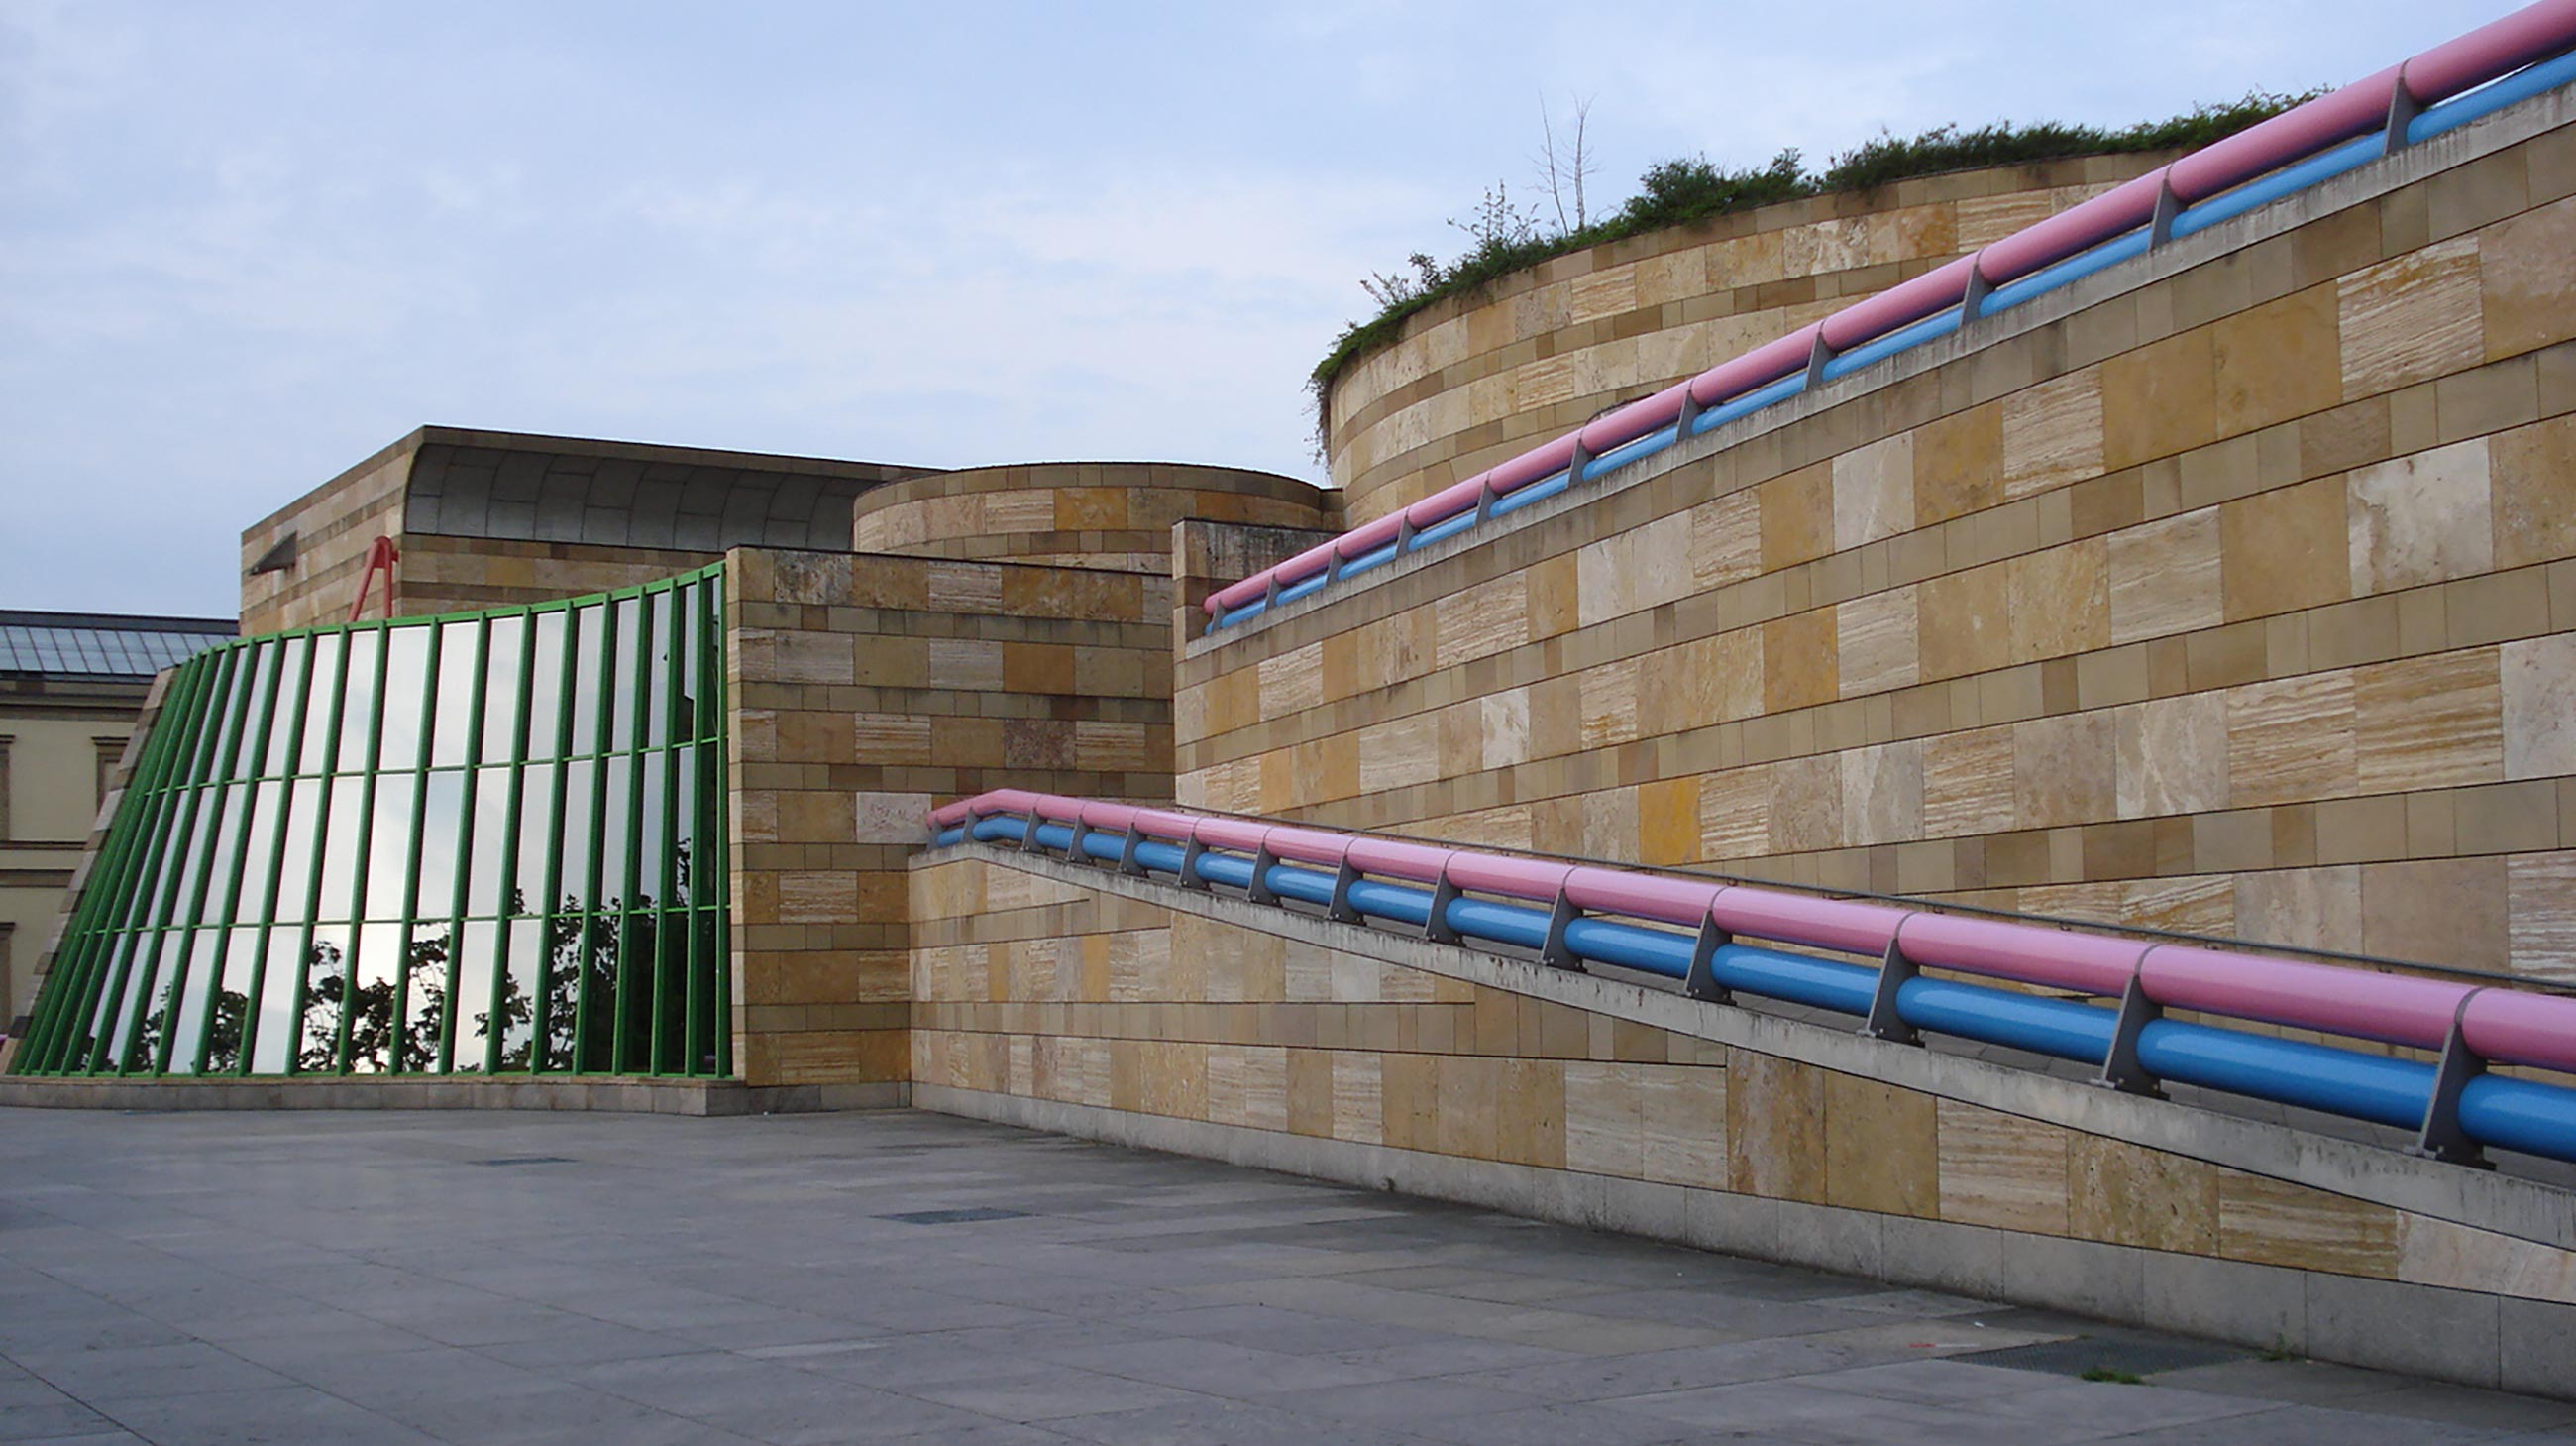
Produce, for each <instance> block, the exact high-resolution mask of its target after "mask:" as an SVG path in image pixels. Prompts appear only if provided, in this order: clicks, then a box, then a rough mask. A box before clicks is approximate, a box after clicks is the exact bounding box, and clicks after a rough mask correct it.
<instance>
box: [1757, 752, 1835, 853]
mask: <svg viewBox="0 0 2576 1446" xmlns="http://www.w3.org/2000/svg"><path fill="white" fill-rule="evenodd" d="M1770 771H1771V802H1770V809H1769V814H1770V834H1769V839H1768V843H1769V847H1770V850H1771V852H1773V853H1783V854H1785V853H1803V852H1807V851H1809V850H1814V849H1830V848H1839V847H1841V846H1842V843H1843V778H1842V766H1841V763H1840V761H1839V759H1838V758H1837V757H1836V756H1835V755H1833V754H1830V753H1829V754H1823V755H1819V756H1815V757H1808V758H1788V759H1783V760H1781V761H1780V762H1778V763H1775V764H1773V765H1771V770H1770Z"/></svg>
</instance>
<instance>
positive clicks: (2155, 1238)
mask: <svg viewBox="0 0 2576 1446" xmlns="http://www.w3.org/2000/svg"><path fill="white" fill-rule="evenodd" d="M2066 1181H2067V1224H2068V1228H2069V1230H2070V1232H2071V1233H2072V1234H2074V1235H2075V1236H2076V1238H2078V1239H2082V1240H2099V1241H2104V1242H2107V1243H2111V1244H2117V1245H2132V1246H2139V1247H2143V1248H2145V1249H2149V1250H2178V1251H2183V1252H2185V1253H2188V1254H2193V1255H2208V1254H2212V1253H2214V1252H2215V1251H2216V1249H2217V1247H2218V1167H2216V1166H2214V1165H2208V1164H2204V1163H2202V1162H2200V1161H2198V1160H2191V1159H2186V1158H2184V1157H2182V1156H2180V1155H2168V1154H2165V1153H2163V1152H2161V1151H2157V1150H2149V1149H2144V1148H2141V1147H2139V1146H2137V1145H2131V1144H2125V1143H2123V1142H2121V1141H2117V1140H2108V1139H2102V1138H2100V1137H2097V1136H2091V1135H2074V1136H2071V1137H2070V1138H2069V1139H2068V1141H2067V1158H2066Z"/></svg>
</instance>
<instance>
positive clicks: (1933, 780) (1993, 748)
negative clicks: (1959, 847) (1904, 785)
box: [1923, 726, 2020, 838]
mask: <svg viewBox="0 0 2576 1446" xmlns="http://www.w3.org/2000/svg"><path fill="white" fill-rule="evenodd" d="M2015 793H2016V789H2015V784H2014V778H2013V730H2012V729H2011V728H2010V727H2008V726H2007V727H1999V728H1980V729H1974V730H1971V731H1967V732H1961V733H1951V734H1945V735H1943V736H1940V737H1937V738H1927V739H1924V740H1923V832H1924V833H1925V834H1926V835H1928V836H1929V837H1932V838H1959V837H1963V836H1966V835H1971V834H1984V833H2001V832H2005V831H2007V830H2010V829H2014V828H2017V827H2019V826H2020V825H2019V824H2018V822H2017V818H2018V813H2017V811H2016V805H2015Z"/></svg>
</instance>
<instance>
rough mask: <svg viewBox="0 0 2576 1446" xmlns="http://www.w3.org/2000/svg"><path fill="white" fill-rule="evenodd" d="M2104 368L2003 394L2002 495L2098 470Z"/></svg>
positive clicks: (2018, 495) (2017, 493)
mask: <svg viewBox="0 0 2576 1446" xmlns="http://www.w3.org/2000/svg"><path fill="white" fill-rule="evenodd" d="M2102 375H2103V374H2102V369H2101V368H2099V367H2085V368H2083V369H2081V370H2079V371H2073V372H2069V373H2067V374H2066V375H2064V376H2061V377H2052V378H2050V379H2049V380H2047V381H2044V382H2041V383H2039V384H2038V385H2036V386H2031V387H2025V388H2023V389H2022V390H2020V391H2018V392H2015V393H2013V394H2012V395H2011V396H2009V397H2006V398H2004V400H2003V404H2002V427H2001V432H2002V450H2003V455H2002V463H2003V497H2004V499H2005V500H2007V501H2010V500H2012V499H2015V498H2021V497H2028V496H2031V495H2033V494H2035V493H2040V492H2046V491H2049V490H2051V489H2053V488H2058V487H2064V486H2068V485H2070V484H2072V483H2076V482H2081V481H2083V480H2084V479H2085V478H2087V477H2094V476H2099V475H2100V474H2101V472H2102V470H2103V442H2104V432H2103V413H2102Z"/></svg>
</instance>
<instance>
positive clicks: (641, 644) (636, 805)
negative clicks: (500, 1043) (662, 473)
mask: <svg viewBox="0 0 2576 1446" xmlns="http://www.w3.org/2000/svg"><path fill="white" fill-rule="evenodd" d="M629 646H631V647H632V648H633V649H634V659H635V700H634V712H633V713H632V714H631V715H629V716H631V717H632V718H633V719H634V720H635V721H634V723H633V725H632V726H630V727H629V728H628V729H627V742H628V743H629V744H630V745H631V746H632V749H633V751H632V752H630V753H628V754H627V756H626V763H627V788H628V793H627V797H628V799H629V802H628V804H627V809H626V820H627V825H628V827H627V830H626V888H625V898H624V899H623V900H621V912H620V913H619V915H618V920H617V1028H616V1033H615V1034H613V1035H611V1036H610V1038H611V1039H612V1040H614V1041H615V1046H616V1060H615V1064H614V1068H615V1069H616V1071H617V1073H619V1074H641V1073H647V1072H649V1070H650V1068H651V1065H652V1061H651V1060H649V1059H648V1060H646V1061H645V1065H646V1068H645V1069H644V1070H638V1069H636V1068H635V1067H634V1057H633V1056H634V1051H633V1048H632V1044H631V1037H632V1035H633V1034H634V1031H633V1030H632V1029H630V1028H628V1027H627V1021H628V1020H629V1019H632V1018H633V1017H634V1015H635V1002H634V1001H635V993H634V991H635V973H636V970H637V969H638V968H640V967H642V965H643V961H642V960H640V959H632V958H629V957H628V951H627V945H628V944H629V943H630V942H632V940H633V938H634V933H635V920H636V919H637V917H638V916H639V915H640V914H641V912H642V911H641V910H640V909H638V908H637V907H636V895H637V893H638V891H639V890H641V889H642V888H643V887H644V882H643V880H644V740H645V737H646V717H647V715H648V714H650V713H651V712H652V708H653V609H652V607H651V606H650V604H649V603H648V602H647V601H645V600H643V599H638V600H637V602H636V606H635V641H634V642H633V643H632V644H630V645H629ZM668 811H669V810H668V808H667V807H666V808H665V809H664V812H666V813H667V812H668ZM654 1004H655V1001H653V1000H649V999H648V1000H646V1001H645V1005H646V1007H647V1008H648V1009H650V1008H651V1007H653V1005H654Z"/></svg>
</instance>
